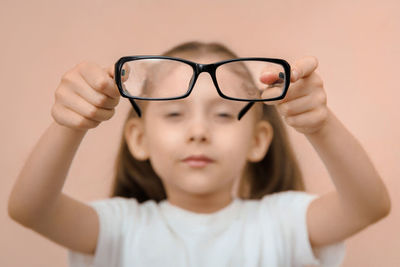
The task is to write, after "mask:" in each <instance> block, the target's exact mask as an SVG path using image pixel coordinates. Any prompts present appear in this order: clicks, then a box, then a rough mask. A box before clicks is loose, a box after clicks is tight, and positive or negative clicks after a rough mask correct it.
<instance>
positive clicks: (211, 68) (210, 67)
mask: <svg viewBox="0 0 400 267" xmlns="http://www.w3.org/2000/svg"><path fill="white" fill-rule="evenodd" d="M218 66H219V65H216V64H215V63H210V64H200V63H195V73H194V75H193V77H192V78H191V80H190V85H191V88H190V90H189V94H190V93H191V92H192V90H193V87H194V84H195V83H196V81H197V78H198V77H199V75H200V73H202V72H208V74H210V76H211V79H212V80H213V83H214V86H215V89H216V90H217V92H218V94H219V95H220V96H221V97H223V98H225V97H224V96H223V94H222V93H221V91H220V90H219V86H218V82H217V77H216V76H215V72H216V69H217V67H218ZM193 80H194V81H193ZM253 105H254V102H253V101H251V102H249V103H248V104H247V105H245V106H244V107H243V108H242V110H241V111H240V112H239V114H238V117H237V119H238V120H240V119H241V118H242V117H243V116H244V114H246V112H247V111H248V110H249V109H250V108H251V107H252V106H253Z"/></svg>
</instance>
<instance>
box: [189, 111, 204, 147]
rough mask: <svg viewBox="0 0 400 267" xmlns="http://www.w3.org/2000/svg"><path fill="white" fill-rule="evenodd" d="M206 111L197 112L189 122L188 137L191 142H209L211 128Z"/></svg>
mask: <svg viewBox="0 0 400 267" xmlns="http://www.w3.org/2000/svg"><path fill="white" fill-rule="evenodd" d="M209 126H210V125H209V123H208V122H207V118H206V116H205V114H204V113H202V112H199V111H198V112H196V115H195V116H193V118H192V119H191V121H190V122H189V123H188V129H187V139H188V141H189V142H201V143H204V142H209V141H210V128H209Z"/></svg>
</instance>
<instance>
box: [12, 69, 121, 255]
mask: <svg viewBox="0 0 400 267" xmlns="http://www.w3.org/2000/svg"><path fill="white" fill-rule="evenodd" d="M119 97H120V95H119V92H118V89H117V88H116V86H115V83H114V81H113V66H111V67H110V68H108V69H103V68H101V67H99V66H98V65H97V64H94V63H91V62H82V63H80V64H78V65H77V66H76V67H74V68H73V69H71V70H70V71H68V72H67V73H65V74H64V75H63V77H62V79H61V82H60V84H59V86H58V88H57V91H56V93H55V99H56V101H55V103H54V105H53V108H52V113H51V115H52V116H53V118H54V119H55V121H54V122H53V123H52V124H51V125H50V126H49V127H48V128H47V130H46V131H45V133H44V134H43V135H42V136H41V138H40V139H39V141H38V143H37V144H36V145H35V147H34V149H33V151H32V152H31V153H30V155H29V157H28V159H27V161H26V162H25V164H24V166H23V168H22V170H21V172H20V174H19V175H18V179H17V181H16V183H15V185H14V187H13V189H12V192H11V194H10V197H9V201H8V213H9V215H10V217H11V218H12V219H14V220H15V221H17V222H19V223H21V224H22V225H24V226H26V227H29V228H31V229H32V230H34V231H36V232H38V233H40V234H42V235H43V236H45V237H47V238H49V239H51V240H53V241H55V242H57V243H59V244H61V245H63V246H66V247H68V248H70V249H73V250H75V251H81V252H85V253H93V252H94V251H95V247H96V243H97V235H98V230H99V222H98V218H97V214H96V212H95V210H94V209H93V208H92V207H91V206H89V205H86V204H85V203H82V202H79V201H77V200H74V199H72V198H70V197H68V196H67V195H65V194H63V193H62V192H61V191H62V187H63V185H64V182H65V179H66V176H67V173H68V170H69V168H70V166H71V162H72V160H73V158H74V156H75V153H76V151H77V149H78V147H79V145H80V143H81V141H82V139H83V137H84V135H85V134H86V132H87V130H88V129H90V128H94V127H96V126H98V125H99V124H100V123H101V122H102V121H104V120H108V119H110V118H111V117H112V116H113V114H114V107H115V106H116V105H117V104H118V102H119Z"/></svg>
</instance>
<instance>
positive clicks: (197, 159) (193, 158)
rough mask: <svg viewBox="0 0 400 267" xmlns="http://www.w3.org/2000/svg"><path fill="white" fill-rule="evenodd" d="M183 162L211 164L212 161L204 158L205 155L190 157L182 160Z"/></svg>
mask: <svg viewBox="0 0 400 267" xmlns="http://www.w3.org/2000/svg"><path fill="white" fill-rule="evenodd" d="M183 161H205V162H213V161H214V160H213V159H211V158H209V157H207V156H205V155H192V156H189V157H186V158H185V159H183Z"/></svg>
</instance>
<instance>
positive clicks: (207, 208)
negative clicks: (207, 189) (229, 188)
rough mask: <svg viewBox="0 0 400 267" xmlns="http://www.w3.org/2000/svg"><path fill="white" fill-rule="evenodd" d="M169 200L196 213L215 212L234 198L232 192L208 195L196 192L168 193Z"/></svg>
mask: <svg viewBox="0 0 400 267" xmlns="http://www.w3.org/2000/svg"><path fill="white" fill-rule="evenodd" d="M167 195H168V202H169V203H170V204H172V205H174V206H177V207H180V208H182V209H185V210H188V211H192V212H196V213H213V212H216V211H219V210H221V209H223V208H225V207H226V206H228V205H229V204H230V203H231V202H232V200H233V197H232V194H231V193H230V192H226V193H220V192H219V193H213V194H208V195H204V194H202V195H194V194H179V195H178V194H167Z"/></svg>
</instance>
